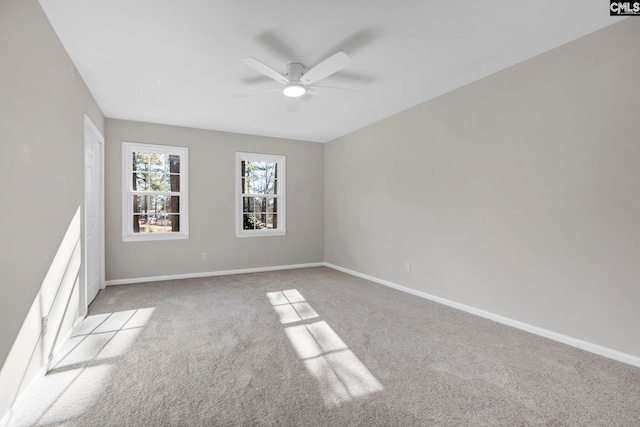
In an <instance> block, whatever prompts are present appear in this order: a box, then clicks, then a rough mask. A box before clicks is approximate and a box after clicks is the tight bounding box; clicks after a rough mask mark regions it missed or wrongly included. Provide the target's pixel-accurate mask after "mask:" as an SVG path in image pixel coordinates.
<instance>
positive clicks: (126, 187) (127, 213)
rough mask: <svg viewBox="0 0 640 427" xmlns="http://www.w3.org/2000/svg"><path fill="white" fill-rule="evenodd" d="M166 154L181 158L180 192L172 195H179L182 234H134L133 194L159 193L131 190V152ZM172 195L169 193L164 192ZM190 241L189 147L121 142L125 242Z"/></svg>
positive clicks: (123, 233)
mask: <svg viewBox="0 0 640 427" xmlns="http://www.w3.org/2000/svg"><path fill="white" fill-rule="evenodd" d="M136 151H140V152H144V153H163V154H171V155H177V156H180V191H179V192H175V193H172V194H177V195H179V196H180V231H178V232H171V233H134V232H133V223H132V220H131V219H132V218H131V213H132V211H133V206H132V205H133V198H132V194H133V193H136V194H138V193H140V194H147V193H148V194H158V195H162V194H163V193H161V192H146V191H136V192H134V191H133V190H132V188H131V187H132V186H131V172H132V169H131V153H133V152H136ZM165 194H169V193H165ZM181 239H189V148H188V147H180V146H175V145H156V144H147V143H142V142H127V141H123V142H122V241H124V242H139V241H155V240H181Z"/></svg>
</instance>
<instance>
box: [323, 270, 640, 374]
mask: <svg viewBox="0 0 640 427" xmlns="http://www.w3.org/2000/svg"><path fill="white" fill-rule="evenodd" d="M324 265H325V266H326V267H329V268H332V269H334V270H338V271H341V272H343V273H347V274H350V275H352V276H356V277H359V278H361V279H365V280H369V281H371V282H375V283H378V284H380V285H384V286H388V287H390V288H393V289H397V290H399V291H402V292H406V293H408V294H411V295H415V296H418V297H421V298H425V299H428V300H430V301H434V302H437V303H439V304H443V305H446V306H449V307H452V308H455V309H458V310H461V311H465V312H467V313H471V314H475V315H476V316H480V317H484V318H485V319H489V320H493V321H494V322H498V323H502V324H503V325H507V326H511V327H513V328H516V329H520V330H523V331H526V332H530V333H532V334H535V335H539V336H541V337H545V338H549V339H551V340H554V341H558V342H561V343H563V344H567V345H570V346H572V347H576V348H579V349H581V350H585V351H588V352H590V353H594V354H597V355H599V356H604V357H607V358H609V359H613V360H617V361H619V362H623V363H628V364H629V365H633V366H637V367H640V357H638V356H634V355H631V354H628V353H623V352H621V351H618V350H613V349H611V348H608V347H603V346H601V345H598V344H594V343H591V342H588V341H584V340H581V339H578V338H574V337H570V336H568V335H564V334H560V333H558V332H554V331H550V330H548V329H544V328H540V327H538V326H534V325H530V324H528V323H525V322H521V321H519V320H514V319H510V318H508V317H505V316H501V315H499V314H494V313H491V312H488V311H484V310H480V309H478V308H475V307H471V306H468V305H465V304H460V303H458V302H455V301H451V300H448V299H445V298H441V297H438V296H435V295H431V294H428V293H426V292H422V291H417V290H415V289H411V288H407V287H405V286H402V285H398V284H396V283H393V282H389V281H387V280H383V279H379V278H377V277H373V276H369V275H368V274H363V273H359V272H357V271H353V270H349V269H348V268H344V267H340V266H337V265H334V264H330V263H328V262H325V263H324Z"/></svg>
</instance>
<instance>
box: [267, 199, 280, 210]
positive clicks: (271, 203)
mask: <svg viewBox="0 0 640 427" xmlns="http://www.w3.org/2000/svg"><path fill="white" fill-rule="evenodd" d="M277 212H278V199H275V198H272V197H270V198H269V199H267V213H277Z"/></svg>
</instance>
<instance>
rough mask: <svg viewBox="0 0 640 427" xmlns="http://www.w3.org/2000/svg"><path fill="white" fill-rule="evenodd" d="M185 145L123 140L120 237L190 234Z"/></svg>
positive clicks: (145, 238) (166, 237) (132, 238)
mask: <svg viewBox="0 0 640 427" xmlns="http://www.w3.org/2000/svg"><path fill="white" fill-rule="evenodd" d="M187 163H188V149H187V148H186V147H171V146H165V145H151V144H138V143H131V142H123V143H122V171H123V178H122V185H123V191H122V194H123V200H122V240H125V241H134V240H168V239H188V238H189V216H188V212H187V209H188V206H189V204H188V198H187V188H188V187H187V180H188V176H187Z"/></svg>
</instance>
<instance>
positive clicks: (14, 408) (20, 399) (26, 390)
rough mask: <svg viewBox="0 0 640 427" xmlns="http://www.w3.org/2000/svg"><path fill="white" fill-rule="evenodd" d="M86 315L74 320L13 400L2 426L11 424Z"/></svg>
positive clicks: (0, 422)
mask: <svg viewBox="0 0 640 427" xmlns="http://www.w3.org/2000/svg"><path fill="white" fill-rule="evenodd" d="M85 317H86V312H85V313H84V314H83V315H81V316H80V317H78V318H77V319H76V320H75V321H74V322H73V327H72V328H71V329H69V331H68V332H67V333H66V334H64V337H63V338H62V340H61V341H60V343H59V344H58V345H57V346H56V347H55V348H54V349H53V351H52V352H51V355H50V356H49V358H48V359H47V361H46V362H45V363H44V365H42V366H41V367H40V369H38V372H36V374H35V375H34V376H33V378H32V379H31V381H30V382H29V384H27V386H26V387H25V388H24V390H23V391H22V393H20V395H19V396H18V397H17V398H16V400H15V401H14V402H13V404H12V405H11V407H10V408H9V410H8V411H7V413H6V414H4V416H3V417H2V420H0V427H9V426H10V424H9V423H10V422H11V421H13V420H12V416H13V415H14V413H16V412H19V411H20V409H21V408H22V405H24V404H25V403H26V402H25V397H27V396H29V395H30V394H31V391H32V390H33V388H34V387H35V386H36V385H38V382H39V381H42V379H43V378H44V376H45V375H47V372H49V370H51V368H52V367H53V366H52V362H53V360H54V359H55V358H56V356H57V355H58V353H59V352H60V350H61V349H62V348H63V347H64V346H65V345H66V344H67V342H68V341H69V340H70V339H71V336H72V335H73V331H75V330H76V328H77V327H78V326H80V324H81V323H82V321H83V320H84V318H85Z"/></svg>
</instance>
